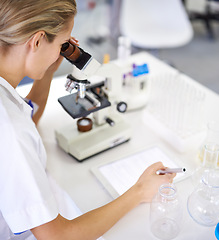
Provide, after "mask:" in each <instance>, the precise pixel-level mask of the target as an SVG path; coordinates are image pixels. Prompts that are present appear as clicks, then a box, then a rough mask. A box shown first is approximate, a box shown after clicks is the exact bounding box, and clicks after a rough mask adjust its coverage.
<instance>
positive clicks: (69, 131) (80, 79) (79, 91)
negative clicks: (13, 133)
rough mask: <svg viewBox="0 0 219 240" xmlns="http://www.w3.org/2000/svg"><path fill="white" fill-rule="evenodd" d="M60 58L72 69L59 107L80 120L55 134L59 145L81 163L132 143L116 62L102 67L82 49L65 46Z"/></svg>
mask: <svg viewBox="0 0 219 240" xmlns="http://www.w3.org/2000/svg"><path fill="white" fill-rule="evenodd" d="M61 55H62V56H64V57H65V58H66V59H67V60H68V61H69V62H70V63H71V64H72V66H73V71H72V74H69V75H68V76H67V82H66V85H65V87H66V90H67V91H69V92H70V93H71V92H72V91H73V90H74V93H71V94H69V95H67V96H64V97H60V98H59V99H58V101H59V103H60V104H61V105H62V107H63V108H64V109H65V111H66V112H67V113H68V114H69V115H70V116H71V117H72V118H74V119H78V120H77V126H76V125H74V124H72V125H70V126H64V127H63V128H61V129H58V130H56V131H55V136H56V139H57V143H58V145H59V146H60V147H61V148H62V149H63V150H64V151H65V152H67V153H68V154H69V155H71V156H73V157H74V158H75V159H76V160H78V161H79V162H81V161H83V160H85V159H88V158H90V157H91V156H94V155H96V154H98V153H101V152H103V151H105V150H108V149H111V148H113V147H116V146H118V145H120V144H122V143H125V142H127V141H129V139H130V138H131V127H130V125H129V124H128V123H127V122H126V121H125V120H124V119H123V116H122V114H121V113H123V112H125V111H126V110H127V104H126V103H125V102H123V101H119V100H118V99H119V98H118V96H120V95H121V94H122V90H123V89H122V78H121V76H122V72H121V68H120V67H119V66H118V65H116V64H115V63H113V62H109V63H106V64H102V65H101V64H100V63H99V62H97V61H96V60H95V59H94V58H93V57H92V56H91V55H90V54H89V53H87V52H85V51H84V50H83V49H82V48H80V47H78V46H76V45H74V44H72V43H71V42H66V43H65V44H63V45H62V49H61Z"/></svg>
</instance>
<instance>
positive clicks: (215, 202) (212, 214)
mask: <svg viewBox="0 0 219 240" xmlns="http://www.w3.org/2000/svg"><path fill="white" fill-rule="evenodd" d="M187 209H188V212H189V214H190V216H191V217H192V218H193V219H194V220H195V221H196V222H197V223H199V224H201V225H204V226H209V227H210V226H214V225H216V224H217V223H218V221H219V170H215V169H214V170H213V169H208V170H206V171H205V172H204V174H203V176H202V180H201V183H200V184H199V185H198V187H196V188H195V190H194V191H193V192H192V194H191V195H190V196H189V198H188V201H187Z"/></svg>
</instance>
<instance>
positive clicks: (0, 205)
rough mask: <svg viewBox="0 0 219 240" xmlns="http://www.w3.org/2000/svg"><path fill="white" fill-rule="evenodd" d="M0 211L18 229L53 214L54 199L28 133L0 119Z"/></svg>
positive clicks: (49, 217) (42, 221) (34, 140)
mask: <svg viewBox="0 0 219 240" xmlns="http://www.w3.org/2000/svg"><path fill="white" fill-rule="evenodd" d="M0 134H1V137H0V150H1V151H0V153H1V156H0V196H1V197H0V211H1V212H2V215H3V217H4V219H5V221H6V222H7V224H8V225H9V227H10V228H11V230H12V232H14V233H19V232H23V231H26V230H28V229H31V228H34V227H36V226H39V225H41V224H44V223H46V222H49V221H51V220H53V219H54V218H56V216H57V215H58V206H57V202H56V200H55V198H54V195H53V193H52V190H51V187H50V184H49V181H48V178H47V174H46V171H45V169H44V167H45V166H43V164H42V162H41V161H40V159H39V155H38V153H37V152H36V147H35V146H34V144H38V143H37V142H36V139H34V138H32V136H31V135H28V134H26V133H25V132H24V133H23V137H24V139H23V141H22V139H17V135H16V134H15V132H14V129H13V128H12V126H11V125H10V124H7V123H6V122H5V121H4V122H3V123H2V124H1V121H0Z"/></svg>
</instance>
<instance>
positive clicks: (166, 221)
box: [150, 184, 182, 240]
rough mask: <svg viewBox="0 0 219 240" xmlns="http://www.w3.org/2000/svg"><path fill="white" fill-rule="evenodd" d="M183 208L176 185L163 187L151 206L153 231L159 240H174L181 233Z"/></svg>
mask: <svg viewBox="0 0 219 240" xmlns="http://www.w3.org/2000/svg"><path fill="white" fill-rule="evenodd" d="M181 221H182V206H181V203H180V201H179V198H178V196H177V190H176V187H175V185H174V184H164V185H161V186H160V188H159V190H158V193H157V194H156V195H155V196H154V198H153V200H152V202H151V204H150V227H151V231H152V233H153V234H154V236H156V237H157V238H159V239H163V240H169V239H174V238H175V237H176V236H177V235H178V233H179V232H180V225H181Z"/></svg>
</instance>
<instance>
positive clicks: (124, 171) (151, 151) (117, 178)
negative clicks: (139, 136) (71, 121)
mask: <svg viewBox="0 0 219 240" xmlns="http://www.w3.org/2000/svg"><path fill="white" fill-rule="evenodd" d="M159 161H161V162H162V163H163V164H164V166H166V167H169V168H179V167H181V168H186V172H185V173H177V176H176V177H175V178H174V183H175V182H178V181H181V180H183V179H185V178H187V177H188V176H189V175H190V174H189V171H188V167H187V166H185V164H183V163H182V162H181V161H180V160H179V159H176V157H174V156H173V155H172V154H171V153H167V151H164V150H163V149H162V148H161V147H158V146H152V147H149V148H147V149H143V150H140V151H138V152H135V153H133V154H131V155H129V156H126V157H123V158H120V159H117V160H111V161H109V162H107V163H103V164H100V165H98V166H95V167H93V168H91V172H92V173H93V174H94V175H95V177H96V178H97V179H98V180H99V181H100V182H101V184H102V185H103V186H104V187H105V189H106V190H107V191H108V192H109V193H110V195H111V196H112V197H113V198H117V197H118V196H120V195H122V194H123V193H124V192H126V191H127V190H128V189H129V188H130V187H131V186H133V185H134V184H135V182H136V181H137V180H138V178H139V177H140V175H141V174H142V173H143V172H144V170H145V169H146V168H147V167H148V166H150V165H151V164H153V163H155V162H159Z"/></svg>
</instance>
